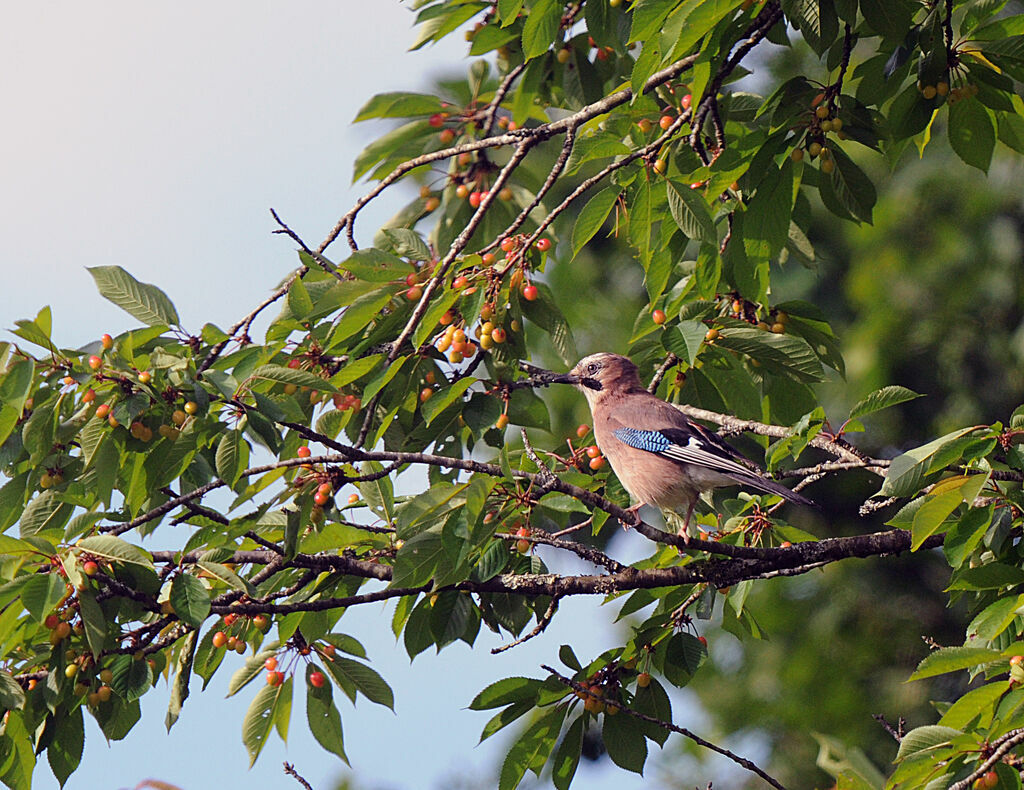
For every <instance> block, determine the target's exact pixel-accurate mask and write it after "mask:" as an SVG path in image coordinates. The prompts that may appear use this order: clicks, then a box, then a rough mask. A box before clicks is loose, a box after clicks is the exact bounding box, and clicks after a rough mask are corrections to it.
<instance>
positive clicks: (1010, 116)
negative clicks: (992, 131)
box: [996, 112, 1024, 154]
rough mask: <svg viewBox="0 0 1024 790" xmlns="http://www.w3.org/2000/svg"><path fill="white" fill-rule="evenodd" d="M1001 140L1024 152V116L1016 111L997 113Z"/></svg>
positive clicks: (1019, 151)
mask: <svg viewBox="0 0 1024 790" xmlns="http://www.w3.org/2000/svg"><path fill="white" fill-rule="evenodd" d="M996 115H997V118H998V136H999V141H1000V142H1001V143H1003V144H1004V145H1007V146H1009V147H1010V148H1012V149H1013V150H1014V151H1016V152H1017V153H1018V154H1024V118H1021V117H1020V116H1019V115H1017V114H1016V113H1009V112H1001V113H997V114H996Z"/></svg>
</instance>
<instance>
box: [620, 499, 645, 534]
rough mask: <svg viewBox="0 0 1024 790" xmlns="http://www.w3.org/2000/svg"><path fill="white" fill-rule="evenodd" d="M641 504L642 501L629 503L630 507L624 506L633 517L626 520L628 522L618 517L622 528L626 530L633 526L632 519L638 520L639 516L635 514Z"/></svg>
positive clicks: (642, 504)
mask: <svg viewBox="0 0 1024 790" xmlns="http://www.w3.org/2000/svg"><path fill="white" fill-rule="evenodd" d="M643 506H644V503H643V502H637V503H636V504H635V505H631V506H630V507H627V508H626V512H627V513H629V515H631V516H632V517H633V518H632V519H631V520H630V521H628V522H627V521H623V520H622V519H619V523H620V524H621V525H622V528H623V529H624V530H626V531H627V532H628V531H629V528H630V527H632V526H633V522H634V521H640V518H639V516H637V513H638V512H639V511H640V508H642V507H643Z"/></svg>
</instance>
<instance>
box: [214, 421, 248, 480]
mask: <svg viewBox="0 0 1024 790" xmlns="http://www.w3.org/2000/svg"><path fill="white" fill-rule="evenodd" d="M216 463H217V476H218V477H220V478H221V480H223V481H224V482H225V483H227V484H228V485H229V486H230V487H231V488H234V487H235V483H237V482H238V480H239V478H240V477H241V476H242V472H244V471H245V469H246V467H248V465H249V445H248V444H247V443H246V441H245V439H243V438H242V431H240V430H238V429H237V428H236V429H235V430H233V431H227V432H226V433H225V434H224V435H223V436H222V437H221V439H220V442H219V443H218V444H217V456H216Z"/></svg>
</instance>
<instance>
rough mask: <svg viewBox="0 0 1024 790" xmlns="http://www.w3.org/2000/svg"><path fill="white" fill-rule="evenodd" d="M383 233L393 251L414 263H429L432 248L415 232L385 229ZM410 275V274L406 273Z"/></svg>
mask: <svg viewBox="0 0 1024 790" xmlns="http://www.w3.org/2000/svg"><path fill="white" fill-rule="evenodd" d="M381 233H382V234H383V235H384V237H385V238H386V239H387V240H388V241H389V242H391V250H392V252H394V253H395V255H401V256H402V257H404V258H408V259H409V260H413V261H429V260H430V259H431V258H432V257H433V255H432V254H431V252H430V247H428V246H427V243H426V242H425V241H423V239H422V238H421V237H420V234H418V233H417V232H416V231H414V230H410V229H409V228H383V229H381ZM406 274H408V272H406Z"/></svg>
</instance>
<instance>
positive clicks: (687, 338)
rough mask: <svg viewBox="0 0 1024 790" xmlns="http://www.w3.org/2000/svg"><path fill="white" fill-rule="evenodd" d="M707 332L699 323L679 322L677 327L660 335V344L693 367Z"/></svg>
mask: <svg viewBox="0 0 1024 790" xmlns="http://www.w3.org/2000/svg"><path fill="white" fill-rule="evenodd" d="M707 331H708V328H707V327H706V326H704V323H703V322H701V321H680V322H679V325H678V326H676V327H675V328H673V329H669V330H668V331H667V332H665V333H664V334H663V335H662V338H661V342H662V344H663V345H664V346H665V348H666V349H667V350H668V351H671V352H672V353H673V354H675V355H676V356H677V357H679V358H680V359H681V360H683V361H685V362H686V363H687V364H688V365H690V367H693V365H694V363H695V362H696V361H697V354H698V352H699V351H700V348H701V346H702V345H703V344H704V336H705V335H706V334H707Z"/></svg>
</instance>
